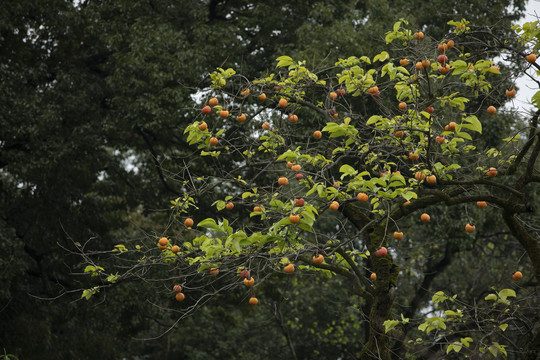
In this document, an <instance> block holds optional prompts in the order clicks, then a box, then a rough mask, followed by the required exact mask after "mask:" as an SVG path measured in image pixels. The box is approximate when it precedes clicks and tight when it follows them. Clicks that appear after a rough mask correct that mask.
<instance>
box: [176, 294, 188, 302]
mask: <svg viewBox="0 0 540 360" xmlns="http://www.w3.org/2000/svg"><path fill="white" fill-rule="evenodd" d="M175 297H176V300H177V301H184V299H185V298H186V296H185V295H184V293H181V292H180V293H178V294H176V296H175Z"/></svg>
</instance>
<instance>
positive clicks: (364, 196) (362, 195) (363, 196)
mask: <svg viewBox="0 0 540 360" xmlns="http://www.w3.org/2000/svg"><path fill="white" fill-rule="evenodd" d="M356 200H358V201H360V202H361V203H366V202H368V200H369V197H368V195H367V194H366V193H358V195H356Z"/></svg>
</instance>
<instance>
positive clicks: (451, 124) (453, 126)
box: [448, 121, 456, 131]
mask: <svg viewBox="0 0 540 360" xmlns="http://www.w3.org/2000/svg"><path fill="white" fill-rule="evenodd" d="M455 130H456V123H455V122H453V121H451V122H449V123H448V131H455Z"/></svg>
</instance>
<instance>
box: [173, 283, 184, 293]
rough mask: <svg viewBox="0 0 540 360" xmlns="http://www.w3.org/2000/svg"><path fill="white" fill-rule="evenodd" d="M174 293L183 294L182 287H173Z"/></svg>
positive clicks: (177, 285)
mask: <svg viewBox="0 0 540 360" xmlns="http://www.w3.org/2000/svg"><path fill="white" fill-rule="evenodd" d="M173 291H174V292H175V293H179V292H182V286H180V285H179V284H176V285H174V286H173Z"/></svg>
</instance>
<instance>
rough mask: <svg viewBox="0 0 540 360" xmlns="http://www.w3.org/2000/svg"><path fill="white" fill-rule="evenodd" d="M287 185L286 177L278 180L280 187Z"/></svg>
mask: <svg viewBox="0 0 540 360" xmlns="http://www.w3.org/2000/svg"><path fill="white" fill-rule="evenodd" d="M288 183H289V179H287V178H286V177H284V176H282V177H280V178H279V179H278V184H279V185H281V186H284V185H287V184H288Z"/></svg>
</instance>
